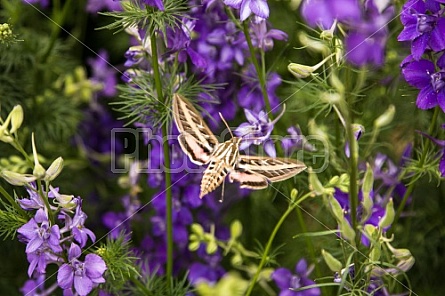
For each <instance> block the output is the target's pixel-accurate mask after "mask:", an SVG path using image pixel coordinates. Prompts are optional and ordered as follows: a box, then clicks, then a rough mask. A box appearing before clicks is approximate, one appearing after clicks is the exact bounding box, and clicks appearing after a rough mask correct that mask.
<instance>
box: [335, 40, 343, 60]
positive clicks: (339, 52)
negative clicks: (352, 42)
mask: <svg viewBox="0 0 445 296" xmlns="http://www.w3.org/2000/svg"><path fill="white" fill-rule="evenodd" d="M334 46H335V61H336V63H337V65H339V66H340V65H341V64H342V62H343V54H344V52H343V42H342V41H341V39H339V38H335V41H334Z"/></svg>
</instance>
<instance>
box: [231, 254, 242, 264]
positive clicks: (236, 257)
mask: <svg viewBox="0 0 445 296" xmlns="http://www.w3.org/2000/svg"><path fill="white" fill-rule="evenodd" d="M230 263H231V264H232V265H233V266H240V265H241V264H243V257H242V256H241V255H240V254H235V255H233V256H232V258H230Z"/></svg>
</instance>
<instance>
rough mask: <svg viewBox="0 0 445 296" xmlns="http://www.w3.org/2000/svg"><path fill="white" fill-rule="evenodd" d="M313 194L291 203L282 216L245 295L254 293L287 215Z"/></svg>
mask: <svg viewBox="0 0 445 296" xmlns="http://www.w3.org/2000/svg"><path fill="white" fill-rule="evenodd" d="M311 194H312V191H311V192H308V193H306V194H305V195H303V196H302V197H301V198H300V199H299V200H297V201H296V202H294V203H293V204H290V205H289V208H288V209H287V211H286V212H285V213H284V214H283V216H281V218H280V220H279V221H278V223H277V224H276V225H275V228H274V229H273V231H272V233H271V234H270V236H269V240H268V241H267V245H266V248H265V249H264V253H263V256H262V257H261V261H260V264H259V265H258V268H257V270H256V273H255V275H254V276H253V278H252V280H251V281H250V285H249V288H248V290H247V292H246V294H245V296H249V295H250V294H251V293H252V290H253V288H254V286H255V284H256V282H257V281H258V277H259V276H260V273H261V270H262V269H263V267H264V265H265V264H266V262H267V260H268V259H269V252H270V249H271V248H272V243H273V240H274V239H275V236H276V235H277V233H278V230H279V229H280V227H281V225H282V224H283V222H284V220H286V218H287V216H289V214H290V213H292V212H293V211H294V210H295V208H296V207H298V206H299V204H301V203H302V202H303V201H304V200H306V198H308V197H309V196H311Z"/></svg>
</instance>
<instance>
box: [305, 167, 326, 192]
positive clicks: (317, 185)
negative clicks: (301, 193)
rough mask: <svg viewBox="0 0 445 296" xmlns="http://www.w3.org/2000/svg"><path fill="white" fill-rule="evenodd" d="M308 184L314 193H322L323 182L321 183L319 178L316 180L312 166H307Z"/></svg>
mask: <svg viewBox="0 0 445 296" xmlns="http://www.w3.org/2000/svg"><path fill="white" fill-rule="evenodd" d="M308 173H309V185H310V186H311V188H312V190H313V191H314V192H315V194H316V195H322V194H323V193H324V191H325V190H324V187H323V184H321V182H320V180H318V177H317V174H316V173H313V172H312V168H311V167H309V169H308Z"/></svg>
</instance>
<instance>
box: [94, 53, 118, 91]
mask: <svg viewBox="0 0 445 296" xmlns="http://www.w3.org/2000/svg"><path fill="white" fill-rule="evenodd" d="M87 62H88V64H89V65H90V67H91V69H92V72H93V73H92V75H91V80H92V81H93V82H94V83H97V84H100V85H101V86H102V90H101V91H100V92H99V95H103V96H106V97H113V96H115V95H116V93H117V90H116V84H117V78H116V71H115V70H114V68H112V67H111V66H110V63H109V62H108V52H107V51H106V50H104V49H101V50H99V53H98V55H97V58H95V59H88V61H87Z"/></svg>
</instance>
